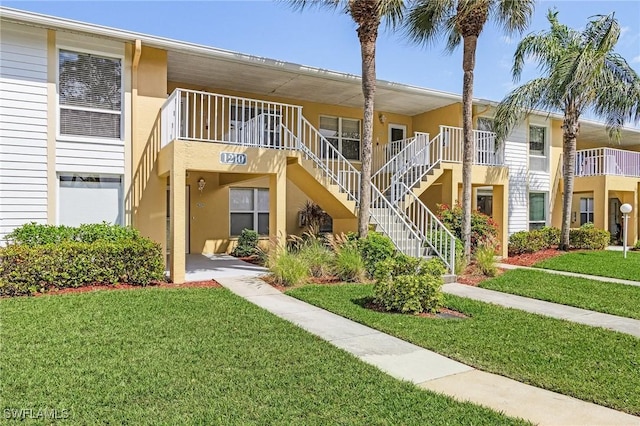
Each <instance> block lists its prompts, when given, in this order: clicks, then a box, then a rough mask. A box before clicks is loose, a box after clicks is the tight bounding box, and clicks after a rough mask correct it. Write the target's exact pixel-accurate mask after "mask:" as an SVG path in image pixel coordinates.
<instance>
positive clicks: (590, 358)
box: [288, 285, 640, 415]
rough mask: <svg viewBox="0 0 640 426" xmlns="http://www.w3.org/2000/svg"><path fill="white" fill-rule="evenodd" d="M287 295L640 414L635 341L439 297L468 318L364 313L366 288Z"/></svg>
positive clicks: (639, 346)
mask: <svg viewBox="0 0 640 426" xmlns="http://www.w3.org/2000/svg"><path fill="white" fill-rule="evenodd" d="M288 294H290V295H292V296H294V297H297V298H299V299H302V300H305V301H307V302H309V303H312V304H314V305H317V306H320V307H323V308H325V309H328V310H329V311H332V312H334V313H337V314H338V315H342V316H344V317H347V318H350V319H353V320H355V321H358V322H360V323H362V324H366V325H368V326H370V327H373V328H376V329H378V330H381V331H383V332H385V333H389V334H392V335H394V336H397V337H399V338H401V339H404V340H407V341H409V342H412V343H414V344H416V345H419V346H422V347H424V348H427V349H430V350H433V351H435V352H438V353H441V354H443V355H446V356H448V357H450V358H453V359H456V360H459V361H461V362H464V363H466V364H469V365H472V366H474V367H477V368H479V369H482V370H485V371H490V372H494V373H498V374H501V375H504V376H507V377H510V378H513V379H515V380H518V381H521V382H524V383H529V384H532V385H534V386H538V387H541V388H545V389H549V390H552V391H556V392H559V393H563V394H565V395H570V396H574V397H576V398H579V399H582V400H585V401H591V402H595V403H597V404H601V405H605V406H608V407H611V408H614V409H617V410H621V411H625V412H627V413H631V414H635V415H638V414H640V392H638V389H640V375H639V374H638V371H639V369H640V339H637V338H635V337H633V336H629V335H625V334H622V333H616V332H612V331H608V330H605V329H601V328H596V327H588V326H586V325H581V324H574V323H570V322H567V321H560V320H556V319H553V318H546V317H542V316H538V315H534V314H529V313H526V312H522V311H517V310H514V309H506V308H502V307H498V306H495V305H490V304H487V303H482V302H477V301H473V300H470V299H464V298H459V297H455V296H451V295H445V305H446V306H447V307H449V308H451V309H455V310H458V311H460V312H464V313H466V314H467V315H469V316H470V318H468V319H464V320H455V319H452V320H442V319H431V318H424V317H419V316H411V315H400V314H389V313H381V312H376V311H373V310H370V309H366V308H364V307H363V306H362V305H363V304H364V303H365V302H366V301H368V300H370V298H371V297H372V295H373V292H372V286H371V285H341V286H307V287H302V288H299V289H295V290H292V291H289V292H288Z"/></svg>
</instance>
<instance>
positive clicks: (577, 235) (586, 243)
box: [569, 225, 611, 250]
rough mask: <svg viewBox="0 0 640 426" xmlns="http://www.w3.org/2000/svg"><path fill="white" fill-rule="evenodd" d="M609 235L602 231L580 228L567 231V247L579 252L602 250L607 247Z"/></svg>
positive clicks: (587, 227) (592, 228) (588, 227)
mask: <svg viewBox="0 0 640 426" xmlns="http://www.w3.org/2000/svg"><path fill="white" fill-rule="evenodd" d="M610 239H611V234H610V233H609V231H606V230H604V229H597V228H594V227H593V225H592V226H584V225H583V226H581V227H580V228H574V229H570V230H569V246H570V247H571V248H575V249H581V250H602V249H604V248H606V247H607V246H608V245H609V241H610Z"/></svg>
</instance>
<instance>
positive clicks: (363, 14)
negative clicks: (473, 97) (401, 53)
mask: <svg viewBox="0 0 640 426" xmlns="http://www.w3.org/2000/svg"><path fill="white" fill-rule="evenodd" d="M289 2H290V3H291V4H292V6H293V7H294V8H297V9H300V10H302V9H304V8H305V7H307V6H317V7H325V8H330V9H342V10H344V11H345V12H346V13H347V14H349V15H350V16H351V19H353V21H354V22H355V23H356V25H357V26H358V28H357V30H356V32H357V34H358V39H359V40H360V52H361V56H362V94H363V96H364V116H363V129H362V155H361V160H362V169H361V172H360V173H361V176H360V195H359V198H360V199H359V205H360V208H359V214H358V235H359V236H360V237H361V238H364V237H366V236H367V233H368V232H369V216H370V207H371V162H372V147H373V110H374V99H375V92H376V41H377V39H378V29H379V27H380V23H381V22H382V21H383V20H386V21H387V23H388V24H389V25H390V26H392V27H394V26H396V25H397V24H398V23H399V22H400V21H401V19H402V15H403V11H404V3H405V2H404V1H403V0H289Z"/></svg>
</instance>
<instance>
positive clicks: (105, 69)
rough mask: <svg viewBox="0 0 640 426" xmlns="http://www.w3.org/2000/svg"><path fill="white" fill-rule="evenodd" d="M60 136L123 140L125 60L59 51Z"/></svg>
mask: <svg viewBox="0 0 640 426" xmlns="http://www.w3.org/2000/svg"><path fill="white" fill-rule="evenodd" d="M58 60H59V62H58V67H59V68H58V93H59V107H60V129H59V132H60V135H68V136H84V137H87V136H88V137H101V138H110V139H120V138H121V136H122V104H123V103H122V59H120V58H108V57H104V56H99V55H93V54H89V53H82V52H73V51H70V50H62V49H61V50H60V51H59V56H58Z"/></svg>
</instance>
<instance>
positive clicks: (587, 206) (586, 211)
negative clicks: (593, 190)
mask: <svg viewBox="0 0 640 426" xmlns="http://www.w3.org/2000/svg"><path fill="white" fill-rule="evenodd" d="M585 223H593V198H580V226H582V225H584V224H585Z"/></svg>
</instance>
